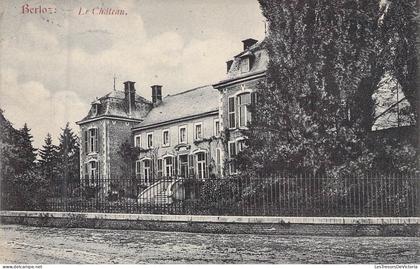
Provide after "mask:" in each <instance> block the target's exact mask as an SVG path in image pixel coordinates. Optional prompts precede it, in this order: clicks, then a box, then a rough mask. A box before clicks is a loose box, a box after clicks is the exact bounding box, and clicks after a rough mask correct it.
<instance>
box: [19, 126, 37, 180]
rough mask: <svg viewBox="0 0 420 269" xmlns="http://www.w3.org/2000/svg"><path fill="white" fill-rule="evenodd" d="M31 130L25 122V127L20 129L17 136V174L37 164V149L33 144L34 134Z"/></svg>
mask: <svg viewBox="0 0 420 269" xmlns="http://www.w3.org/2000/svg"><path fill="white" fill-rule="evenodd" d="M30 131H31V129H29V128H28V125H27V124H26V123H25V124H24V125H23V128H22V129H20V130H19V131H18V135H17V137H16V139H17V141H16V152H17V156H16V159H15V160H14V162H15V172H16V173H17V174H23V173H25V171H28V170H32V169H34V166H35V160H36V149H35V148H34V147H33V146H32V142H33V136H32V135H31V133H30Z"/></svg>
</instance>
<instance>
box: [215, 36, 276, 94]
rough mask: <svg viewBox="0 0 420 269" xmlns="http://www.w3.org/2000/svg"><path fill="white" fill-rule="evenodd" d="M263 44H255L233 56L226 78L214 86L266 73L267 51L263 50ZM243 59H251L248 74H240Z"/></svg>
mask: <svg viewBox="0 0 420 269" xmlns="http://www.w3.org/2000/svg"><path fill="white" fill-rule="evenodd" d="M265 44H266V43H265V41H264V40H263V41H260V42H257V43H256V44H254V45H252V46H251V47H249V48H248V49H247V50H244V51H242V52H241V53H239V54H238V55H236V56H234V58H233V62H232V65H231V66H230V68H229V71H228V73H227V78H226V79H224V80H222V81H220V82H218V83H216V84H215V85H216V86H217V85H218V84H221V83H225V82H229V81H232V80H236V79H240V78H245V77H249V76H252V75H255V74H259V73H262V72H264V71H266V70H267V65H268V53H267V49H266V48H265ZM245 57H252V65H251V69H250V70H249V71H248V72H241V61H242V59H244V58H245Z"/></svg>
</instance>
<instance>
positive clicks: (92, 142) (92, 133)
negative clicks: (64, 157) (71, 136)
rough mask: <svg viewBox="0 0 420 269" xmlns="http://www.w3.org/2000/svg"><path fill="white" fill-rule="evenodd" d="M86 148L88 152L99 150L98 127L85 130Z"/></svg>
mask: <svg viewBox="0 0 420 269" xmlns="http://www.w3.org/2000/svg"><path fill="white" fill-rule="evenodd" d="M85 148H86V153H91V152H98V129H97V128H92V129H89V132H85Z"/></svg>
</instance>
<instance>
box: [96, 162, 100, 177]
mask: <svg viewBox="0 0 420 269" xmlns="http://www.w3.org/2000/svg"><path fill="white" fill-rule="evenodd" d="M100 172H101V166H100V165H99V161H98V162H97V163H96V178H98V179H100V178H101V176H100Z"/></svg>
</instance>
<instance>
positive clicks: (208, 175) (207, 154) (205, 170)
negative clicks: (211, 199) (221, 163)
mask: <svg viewBox="0 0 420 269" xmlns="http://www.w3.org/2000/svg"><path fill="white" fill-rule="evenodd" d="M205 158H206V159H205V160H206V164H205V166H206V168H205V169H204V178H209V177H210V172H211V171H210V163H209V161H210V152H206V154H205Z"/></svg>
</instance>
